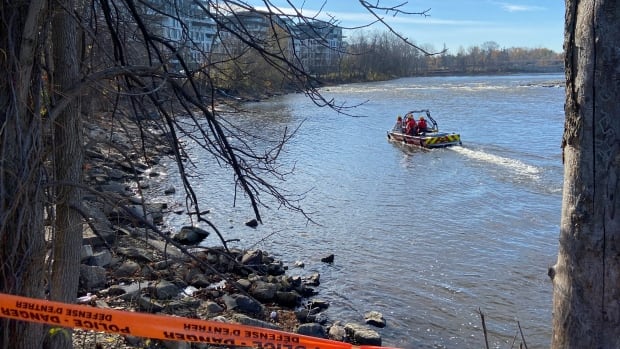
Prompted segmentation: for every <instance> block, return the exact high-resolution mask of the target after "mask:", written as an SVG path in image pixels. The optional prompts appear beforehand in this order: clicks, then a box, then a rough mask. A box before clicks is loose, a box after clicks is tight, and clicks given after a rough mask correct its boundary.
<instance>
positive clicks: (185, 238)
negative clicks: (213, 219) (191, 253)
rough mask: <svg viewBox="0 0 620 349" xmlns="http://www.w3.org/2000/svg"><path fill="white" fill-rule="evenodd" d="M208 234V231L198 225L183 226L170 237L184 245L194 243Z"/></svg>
mask: <svg viewBox="0 0 620 349" xmlns="http://www.w3.org/2000/svg"><path fill="white" fill-rule="evenodd" d="M207 236H209V232H208V231H206V230H204V229H200V228H198V227H192V226H185V227H183V228H181V230H180V231H179V232H178V233H176V234H175V235H174V236H173V237H172V239H173V240H175V241H178V242H180V243H182V244H184V245H196V244H198V243H200V242H201V241H202V240H204V239H205V238H206V237H207Z"/></svg>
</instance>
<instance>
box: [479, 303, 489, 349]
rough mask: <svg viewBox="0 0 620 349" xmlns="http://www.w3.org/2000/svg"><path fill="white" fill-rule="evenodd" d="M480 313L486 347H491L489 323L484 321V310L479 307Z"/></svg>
mask: <svg viewBox="0 0 620 349" xmlns="http://www.w3.org/2000/svg"><path fill="white" fill-rule="evenodd" d="M478 314H480V321H482V333H484V344H485V345H486V347H485V348H486V349H489V334H488V333H487V324H486V323H485V322H484V314H483V313H482V310H480V308H478Z"/></svg>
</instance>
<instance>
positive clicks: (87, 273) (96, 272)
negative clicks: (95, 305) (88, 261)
mask: <svg viewBox="0 0 620 349" xmlns="http://www.w3.org/2000/svg"><path fill="white" fill-rule="evenodd" d="M106 282H107V279H106V270H105V269H104V268H102V267H97V266H90V265H84V264H82V265H80V286H82V287H83V288H84V289H86V290H87V291H92V290H97V289H101V288H103V287H105V284H106Z"/></svg>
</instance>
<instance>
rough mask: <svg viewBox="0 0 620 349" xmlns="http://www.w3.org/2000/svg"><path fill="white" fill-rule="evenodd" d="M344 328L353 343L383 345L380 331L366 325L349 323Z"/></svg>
mask: <svg viewBox="0 0 620 349" xmlns="http://www.w3.org/2000/svg"><path fill="white" fill-rule="evenodd" d="M344 330H345V332H346V333H347V337H348V338H350V339H351V341H352V342H353V344H357V345H374V346H381V336H380V335H379V333H377V331H374V330H371V329H370V328H368V327H366V326H363V325H360V324H355V323H348V324H346V325H344Z"/></svg>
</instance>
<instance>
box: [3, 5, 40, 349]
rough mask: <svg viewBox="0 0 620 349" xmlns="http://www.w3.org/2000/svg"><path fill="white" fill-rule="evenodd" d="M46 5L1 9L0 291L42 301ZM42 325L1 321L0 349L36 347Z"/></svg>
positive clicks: (5, 7)
mask: <svg viewBox="0 0 620 349" xmlns="http://www.w3.org/2000/svg"><path fill="white" fill-rule="evenodd" d="M45 5H46V1H36V0H33V1H29V2H13V1H3V3H2V4H1V5H0V57H1V58H0V71H2V74H4V76H5V78H0V110H1V111H2V112H1V114H0V164H1V166H0V262H1V265H0V292H7V293H12V294H19V295H24V296H29V297H35V298H43V297H44V290H45V287H44V268H43V265H44V262H45V236H44V222H43V217H44V214H43V213H44V212H43V203H44V190H43V186H42V183H43V178H44V177H43V157H44V152H43V142H42V136H43V131H42V129H43V126H42V117H41V114H40V111H41V83H40V74H41V70H40V68H41V66H40V61H39V59H38V57H39V53H40V48H41V47H40V45H41V41H40V32H41V24H42V23H43V22H42V19H43V15H44V14H45ZM42 338H43V326H42V325H39V324H34V323H26V322H20V321H14V320H6V319H0V347H1V348H39V347H40V346H41V342H42Z"/></svg>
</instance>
